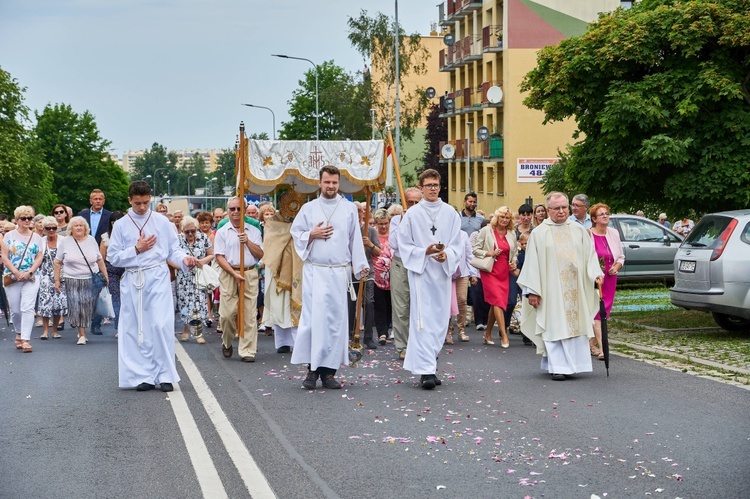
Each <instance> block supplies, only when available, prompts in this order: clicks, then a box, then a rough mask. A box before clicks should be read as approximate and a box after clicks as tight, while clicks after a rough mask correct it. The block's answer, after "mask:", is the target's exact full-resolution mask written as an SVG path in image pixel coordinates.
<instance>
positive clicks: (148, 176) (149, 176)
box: [141, 175, 151, 183]
mask: <svg viewBox="0 0 750 499" xmlns="http://www.w3.org/2000/svg"><path fill="white" fill-rule="evenodd" d="M147 178H151V175H146V176H145V177H143V178H142V179H141V182H146V179H147ZM146 183H148V182H146Z"/></svg>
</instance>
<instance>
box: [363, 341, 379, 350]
mask: <svg viewBox="0 0 750 499" xmlns="http://www.w3.org/2000/svg"><path fill="white" fill-rule="evenodd" d="M365 346H366V347H367V348H369V349H370V350H377V349H378V344H377V343H375V340H373V339H372V338H367V339H366V340H365Z"/></svg>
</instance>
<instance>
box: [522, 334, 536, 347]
mask: <svg viewBox="0 0 750 499" xmlns="http://www.w3.org/2000/svg"><path fill="white" fill-rule="evenodd" d="M523 344H524V345H526V346H531V345H533V344H534V342H533V341H531V340H530V339H528V338H527V337H526V336H524V337H523Z"/></svg>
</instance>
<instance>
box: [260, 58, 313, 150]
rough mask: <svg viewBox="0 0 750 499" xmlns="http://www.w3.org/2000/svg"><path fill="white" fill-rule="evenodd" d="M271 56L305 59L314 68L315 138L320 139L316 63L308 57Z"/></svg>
mask: <svg viewBox="0 0 750 499" xmlns="http://www.w3.org/2000/svg"><path fill="white" fill-rule="evenodd" d="M271 56H272V57H281V58H282V59H296V60H298V61H307V62H309V63H310V64H312V65H313V67H314V68H315V139H316V140H320V108H319V107H318V65H317V64H315V63H314V62H312V61H311V60H310V59H305V58H304V57H292V56H291V55H284V54H271Z"/></svg>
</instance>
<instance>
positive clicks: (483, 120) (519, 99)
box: [433, 0, 620, 213]
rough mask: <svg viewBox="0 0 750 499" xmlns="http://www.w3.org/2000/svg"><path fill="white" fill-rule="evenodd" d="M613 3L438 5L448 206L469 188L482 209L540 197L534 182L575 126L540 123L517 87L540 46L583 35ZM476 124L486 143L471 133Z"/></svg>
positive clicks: (449, 1) (525, 0)
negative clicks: (441, 31)
mask: <svg viewBox="0 0 750 499" xmlns="http://www.w3.org/2000/svg"><path fill="white" fill-rule="evenodd" d="M619 5H620V2H619V0H600V1H594V0H581V1H580V2H578V1H577V2H569V1H563V0H539V1H536V2H532V1H529V0H485V1H479V0H474V1H472V0H446V2H444V3H442V4H440V5H438V9H439V20H440V21H439V23H440V26H441V27H442V28H443V29H444V30H445V33H449V34H450V36H449V37H448V38H449V39H447V40H444V41H443V46H442V47H441V48H440V50H439V54H438V65H439V71H440V72H442V73H443V74H444V75H445V76H444V79H446V80H447V84H446V85H445V87H446V90H447V92H448V94H447V97H448V99H447V105H446V103H444V104H443V108H442V109H441V115H440V116H441V117H442V118H444V119H446V120H447V122H448V140H447V141H446V144H448V145H449V147H447V148H443V150H444V151H445V152H444V154H442V155H441V160H440V161H441V163H444V164H447V167H448V186H449V195H448V201H449V203H450V204H452V205H453V206H456V207H462V206H463V200H464V196H465V195H466V193H467V192H471V191H473V192H476V194H477V198H478V199H477V200H478V204H479V208H480V209H483V210H484V211H485V212H487V213H490V212H492V211H494V210H495V209H496V208H498V207H499V206H503V205H505V206H508V207H510V209H511V210H512V211H514V212H515V211H516V210H517V209H518V207H519V206H520V205H521V204H523V203H524V202H527V201H529V200H531V201H532V202H533V203H540V202H543V201H544V199H543V197H544V196H543V194H542V190H541V187H540V186H539V185H538V183H537V182H538V180H539V179H540V178H541V175H542V174H543V172H544V171H545V170H546V168H548V167H549V166H550V165H552V164H554V162H555V161H556V158H557V156H558V150H564V149H565V147H566V145H567V144H568V143H570V142H571V141H572V135H573V132H574V131H575V123H574V122H572V121H567V122H562V123H554V124H547V125H543V124H542V121H543V114H542V113H541V112H539V111H535V110H531V109H528V108H527V107H525V106H524V105H523V99H524V98H525V95H524V94H523V93H522V92H521V91H520V89H519V85H520V83H521V81H522V80H523V78H524V76H525V74H526V73H528V72H529V71H530V70H531V69H533V68H534V67H535V65H536V55H537V52H538V50H539V49H540V48H543V47H545V46H547V45H554V44H557V43H558V42H559V41H561V40H563V39H564V38H567V37H570V36H575V35H579V34H582V33H583V32H585V30H586V26H587V24H588V23H589V22H591V21H593V20H595V19H596V18H597V17H598V13H599V12H604V11H611V10H613V9H615V8H616V7H618V6H619ZM433 86H435V85H433ZM438 95H441V94H438ZM481 127H485V128H483V129H482V130H483V131H485V132H487V135H489V137H488V138H487V139H486V140H480V139H479V138H478V137H477V131H478V130H480V128H481Z"/></svg>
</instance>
